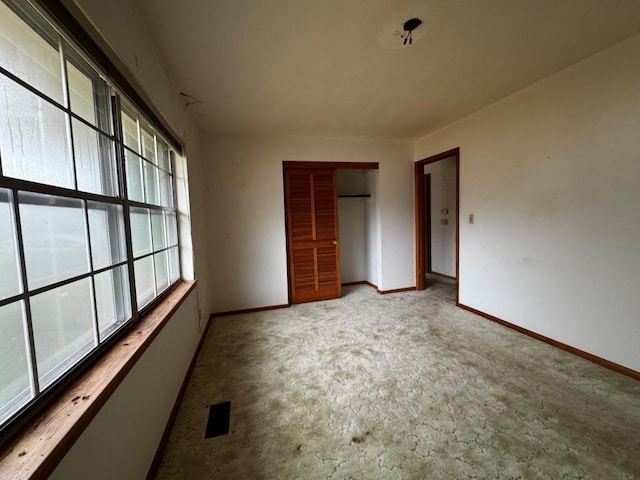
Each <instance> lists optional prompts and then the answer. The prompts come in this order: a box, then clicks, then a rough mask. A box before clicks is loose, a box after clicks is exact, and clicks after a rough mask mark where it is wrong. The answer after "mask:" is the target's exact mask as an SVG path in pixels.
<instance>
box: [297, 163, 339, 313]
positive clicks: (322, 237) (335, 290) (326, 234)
mask: <svg viewBox="0 0 640 480" xmlns="http://www.w3.org/2000/svg"><path fill="white" fill-rule="evenodd" d="M285 204H286V211H287V238H288V249H289V277H290V288H291V300H292V302H293V303H302V302H310V301H315V300H327V299H330V298H337V297H339V296H340V294H341V290H340V255H339V245H338V216H337V212H338V210H337V196H336V180H335V170H331V169H304V168H302V169H300V168H288V169H286V170H285Z"/></svg>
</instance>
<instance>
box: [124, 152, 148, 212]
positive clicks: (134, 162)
mask: <svg viewBox="0 0 640 480" xmlns="http://www.w3.org/2000/svg"><path fill="white" fill-rule="evenodd" d="M124 157H125V162H126V164H127V196H128V197H129V199H130V200H135V201H136V202H144V198H143V196H142V164H141V162H142V159H141V158H140V157H138V156H137V155H135V154H133V153H131V152H129V151H128V150H125V151H124Z"/></svg>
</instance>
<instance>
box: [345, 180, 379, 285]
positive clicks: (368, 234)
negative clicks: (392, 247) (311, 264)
mask: <svg viewBox="0 0 640 480" xmlns="http://www.w3.org/2000/svg"><path fill="white" fill-rule="evenodd" d="M336 180H337V192H338V220H339V234H340V259H341V265H340V270H341V280H342V284H343V285H349V284H355V283H368V284H370V285H372V286H377V285H378V282H379V278H380V274H379V259H380V227H379V225H380V221H379V212H378V207H377V198H376V190H377V183H378V170H377V169H376V170H365V169H354V168H349V169H337V170H336Z"/></svg>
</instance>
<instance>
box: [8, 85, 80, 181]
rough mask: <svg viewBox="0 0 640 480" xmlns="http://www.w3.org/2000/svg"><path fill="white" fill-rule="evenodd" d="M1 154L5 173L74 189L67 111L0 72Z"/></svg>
mask: <svg viewBox="0 0 640 480" xmlns="http://www.w3.org/2000/svg"><path fill="white" fill-rule="evenodd" d="M0 122H2V123H1V125H2V126H1V127H0V156H1V157H2V170H3V173H4V174H5V175H6V176H9V177H15V178H22V179H24V180H32V181H34V182H40V183H48V184H50V185H56V186H59V187H67V188H73V187H74V182H73V166H72V162H71V157H70V155H69V149H68V145H67V126H66V120H65V114H64V113H63V112H62V111H61V110H59V109H57V108H56V107H54V106H53V105H51V104H50V103H49V102H46V101H45V100H42V99H41V98H40V97H38V96H36V95H34V94H33V93H31V92H29V91H28V90H27V89H25V88H22V87H21V86H19V85H18V84H17V83H14V82H12V81H11V80H9V79H8V78H6V77H5V76H3V75H0Z"/></svg>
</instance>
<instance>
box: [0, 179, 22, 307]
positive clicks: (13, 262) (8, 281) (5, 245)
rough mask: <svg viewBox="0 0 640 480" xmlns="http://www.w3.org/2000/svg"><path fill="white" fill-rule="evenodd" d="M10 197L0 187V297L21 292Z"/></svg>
mask: <svg viewBox="0 0 640 480" xmlns="http://www.w3.org/2000/svg"><path fill="white" fill-rule="evenodd" d="M11 198H12V195H11V192H10V191H9V190H5V189H4V188H0V272H1V273H0V299H3V298H8V297H11V296H13V295H18V294H19V293H22V284H21V282H20V273H19V272H20V269H19V263H18V250H17V248H16V235H15V228H14V225H15V224H14V221H13V202H12V201H11Z"/></svg>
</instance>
